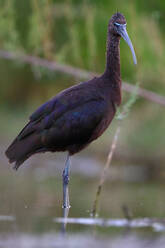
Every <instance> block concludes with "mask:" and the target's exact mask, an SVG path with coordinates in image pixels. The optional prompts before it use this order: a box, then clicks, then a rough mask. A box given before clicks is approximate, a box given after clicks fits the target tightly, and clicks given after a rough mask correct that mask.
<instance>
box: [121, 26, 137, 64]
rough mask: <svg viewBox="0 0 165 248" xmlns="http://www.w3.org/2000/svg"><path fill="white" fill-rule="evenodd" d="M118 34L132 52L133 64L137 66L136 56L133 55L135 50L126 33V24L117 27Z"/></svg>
mask: <svg viewBox="0 0 165 248" xmlns="http://www.w3.org/2000/svg"><path fill="white" fill-rule="evenodd" d="M118 33H119V34H120V35H121V36H122V37H123V39H124V40H125V41H126V42H127V44H128V46H129V47H130V49H131V52H132V57H133V62H134V64H135V65H136V64H137V59H136V54H135V50H134V48H133V45H132V42H131V40H130V38H129V35H128V33H127V29H126V24H123V25H122V24H121V25H120V26H119V27H118Z"/></svg>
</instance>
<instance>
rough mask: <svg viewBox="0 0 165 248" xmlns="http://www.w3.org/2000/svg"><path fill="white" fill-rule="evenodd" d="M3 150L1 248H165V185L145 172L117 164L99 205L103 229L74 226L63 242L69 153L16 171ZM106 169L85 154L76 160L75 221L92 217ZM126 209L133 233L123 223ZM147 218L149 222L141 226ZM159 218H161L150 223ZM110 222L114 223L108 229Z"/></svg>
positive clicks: (73, 184)
mask: <svg viewBox="0 0 165 248" xmlns="http://www.w3.org/2000/svg"><path fill="white" fill-rule="evenodd" d="M4 148H5V146H1V147H0V169H1V174H0V203H1V204H0V247H11V245H12V246H15V247H17V248H19V247H21V248H24V247H25V248H26V247H27V248H31V247H41V248H42V247H86V246H87V247H93V246H95V247H96V248H97V247H101V246H103V247H123V248H125V247H127V248H129V247H135V248H136V247H151V248H152V247H158V248H159V247H165V245H164V244H165V236H164V233H165V228H164V222H162V221H163V218H164V213H165V204H164V203H165V194H164V192H165V184H164V182H157V181H148V180H147V178H148V177H147V171H146V170H145V169H144V168H143V167H141V166H139V167H137V166H131V165H126V166H119V165H117V166H116V165H114V164H113V163H112V166H111V168H110V173H109V174H108V175H107V181H106V183H105V185H104V187H103V191H102V195H101V201H100V211H99V217H100V218H101V220H102V218H104V219H103V221H104V225H97V226H96V223H94V224H93V225H89V223H88V224H87V223H85V225H82V223H81V224H80V223H79V224H74V221H72V222H71V223H70V224H68V225H67V237H66V238H64V237H63V236H61V235H60V230H61V224H60V223H57V222H55V221H54V220H55V219H57V218H59V217H62V207H61V206H62V183H61V174H62V169H63V165H64V162H65V157H64V154H59V155H56V156H54V155H52V154H44V155H37V156H34V157H33V158H32V159H29V160H28V161H27V162H26V163H25V165H24V166H22V167H21V168H20V169H19V170H18V171H17V172H15V171H13V170H12V168H11V167H10V165H9V164H8V162H7V160H6V158H5V156H4V154H3V151H4ZM103 164H104V163H103V162H102V161H99V160H96V159H93V158H91V157H89V156H87V155H86V154H85V155H83V156H82V155H81V156H80V155H79V156H75V157H74V158H73V159H72V166H71V178H70V202H71V206H72V207H71V209H70V213H69V217H70V218H80V217H81V218H83V219H84V218H89V217H90V212H91V209H92V205H93V201H94V198H95V193H96V189H97V185H98V181H99V175H100V172H101V170H102V166H103ZM123 206H126V207H127V208H128V210H129V213H130V215H131V216H132V223H134V228H130V227H132V226H131V225H130V222H129V225H127V224H128V220H123V217H125V215H124V212H123ZM144 217H148V218H149V219H145V221H146V222H142V220H144V219H143V218H144ZM155 217H156V218H159V219H156V220H155V219H154V220H153V219H151V218H155ZM109 218H110V219H111V222H109V223H110V224H109V225H105V222H106V223H108V219H109ZM72 220H73V219H72ZM76 220H77V219H76ZM81 220H82V219H81ZM85 220H87V219H85ZM88 220H89V221H91V218H90V219H88ZM99 220H100V219H97V221H99ZM147 221H148V222H147ZM151 221H153V223H149V222H151ZM117 223H118V224H117ZM124 223H125V224H124ZM139 223H141V226H139V225H140V224H139ZM146 223H149V224H146ZM132 225H133V224H132ZM66 244H67V246H66Z"/></svg>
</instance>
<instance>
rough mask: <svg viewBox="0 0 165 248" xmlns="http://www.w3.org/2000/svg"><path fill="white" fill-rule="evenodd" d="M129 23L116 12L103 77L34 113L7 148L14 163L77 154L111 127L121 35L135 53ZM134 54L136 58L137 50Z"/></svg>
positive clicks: (118, 100)
mask: <svg viewBox="0 0 165 248" xmlns="http://www.w3.org/2000/svg"><path fill="white" fill-rule="evenodd" d="M125 23H126V20H125V18H124V16H123V15H122V14H120V13H116V14H115V15H113V16H112V18H111V20H110V22H109V25H108V39H107V62H106V69H105V72H104V73H103V74H102V75H101V76H100V77H95V78H93V79H92V80H89V81H87V82H82V83H80V84H78V85H76V86H73V87H71V88H68V89H66V90H64V91H62V92H60V93H59V94H58V95H56V96H55V97H54V98H53V99H51V100H50V101H48V102H46V103H45V104H43V105H42V106H41V107H40V108H38V109H37V110H36V111H35V112H34V113H33V114H32V115H31V116H30V120H29V122H28V124H27V125H26V126H25V127H24V129H23V130H22V131H21V132H20V134H19V135H18V136H17V137H16V139H15V140H14V141H13V143H12V144H11V145H10V146H9V148H8V149H7V151H6V156H7V157H8V158H9V161H10V163H13V162H14V163H15V166H14V167H15V169H18V167H19V166H20V165H21V164H22V163H23V162H24V161H25V160H26V159H28V158H29V157H30V156H31V155H33V154H35V153H39V152H46V151H51V152H56V151H68V152H69V154H70V155H73V154H74V153H77V152H78V151H80V150H81V149H83V148H84V147H86V146H87V145H88V144H89V143H91V142H92V141H93V140H95V139H97V138H98V137H99V136H100V135H101V134H102V133H103V132H104V131H105V129H106V128H107V127H108V126H109V124H110V123H111V121H112V119H113V117H114V115H115V112H116V106H119V105H120V103H121V77H120V55H119V41H120V38H121V36H122V37H123V38H124V39H125V40H126V42H127V43H128V44H129V46H130V48H131V50H132V52H134V51H133V47H132V43H131V41H130V40H128V39H129V37H128V35H127V33H124V32H126V29H125V26H126V25H125ZM123 30H124V31H123ZM133 56H134V61H135V60H136V58H135V54H134V53H133ZM135 62H136V61H135Z"/></svg>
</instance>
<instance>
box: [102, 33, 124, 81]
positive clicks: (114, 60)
mask: <svg viewBox="0 0 165 248" xmlns="http://www.w3.org/2000/svg"><path fill="white" fill-rule="evenodd" d="M119 43H120V37H119V36H114V35H110V34H108V38H107V58H106V70H105V74H107V76H109V77H111V81H113V79H115V81H116V82H117V81H120V80H121V79H120V48H119Z"/></svg>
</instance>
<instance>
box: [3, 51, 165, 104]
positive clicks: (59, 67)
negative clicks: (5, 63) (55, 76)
mask: <svg viewBox="0 0 165 248" xmlns="http://www.w3.org/2000/svg"><path fill="white" fill-rule="evenodd" d="M0 57H1V58H4V59H8V60H18V61H20V62H23V63H27V64H30V65H32V66H41V67H44V68H47V69H48V70H52V71H59V72H62V73H66V74H68V75H70V76H73V77H75V78H81V79H89V78H90V77H92V76H97V74H96V73H93V72H88V71H86V70H82V69H79V68H75V67H73V66H70V65H63V64H60V63H58V62H55V61H49V60H46V59H43V58H40V57H37V56H31V55H26V54H20V53H15V52H10V51H6V50H0ZM135 88H136V86H134V85H131V84H129V83H127V82H123V84H122V89H123V90H125V91H127V92H129V93H132V92H134V91H135ZM137 95H139V96H141V97H143V98H145V99H147V100H149V101H151V102H155V103H158V104H160V105H163V106H165V97H164V96H161V95H158V94H156V93H154V92H152V91H149V90H146V89H143V88H140V87H139V88H138V90H137Z"/></svg>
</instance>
